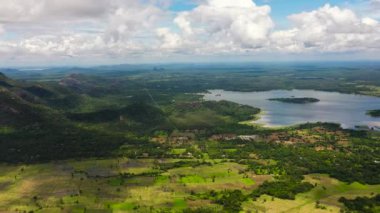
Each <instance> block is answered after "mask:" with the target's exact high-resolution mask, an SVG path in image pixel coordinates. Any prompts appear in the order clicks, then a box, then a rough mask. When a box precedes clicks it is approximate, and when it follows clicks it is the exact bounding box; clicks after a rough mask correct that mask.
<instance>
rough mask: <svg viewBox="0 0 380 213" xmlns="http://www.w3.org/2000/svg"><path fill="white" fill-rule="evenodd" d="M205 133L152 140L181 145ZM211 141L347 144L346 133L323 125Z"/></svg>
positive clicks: (175, 134)
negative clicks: (308, 128) (328, 128)
mask: <svg viewBox="0 0 380 213" xmlns="http://www.w3.org/2000/svg"><path fill="white" fill-rule="evenodd" d="M203 134H205V131H204V130H186V131H174V132H173V133H171V134H170V135H169V136H157V137H154V138H152V141H154V142H158V143H170V144H172V145H183V144H187V143H191V142H193V141H195V140H196V139H197V136H199V135H203ZM209 140H211V141H233V140H242V141H247V142H273V143H281V144H285V145H295V144H297V143H310V144H314V143H320V142H326V141H327V140H330V141H335V142H337V143H338V144H340V145H343V146H345V145H347V144H348V143H349V141H348V135H347V133H345V132H343V131H340V130H337V131H333V130H327V129H325V128H323V127H315V128H312V129H310V130H294V131H283V132H274V133H271V134H268V135H237V134H215V135H212V136H211V137H209ZM316 149H317V150H318V151H321V150H332V149H333V147H332V146H328V144H326V146H319V147H317V148H316Z"/></svg>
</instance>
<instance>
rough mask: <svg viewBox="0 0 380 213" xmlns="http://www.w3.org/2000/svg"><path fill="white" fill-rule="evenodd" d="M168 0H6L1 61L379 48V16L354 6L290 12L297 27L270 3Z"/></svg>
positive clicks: (1, 6) (1, 0) (374, 0)
mask: <svg viewBox="0 0 380 213" xmlns="http://www.w3.org/2000/svg"><path fill="white" fill-rule="evenodd" d="M170 2H171V0H80V1H78V0H64V1H63V0H0V35H2V36H1V37H0V57H1V59H0V61H1V60H2V61H4V60H5V59H6V58H12V59H15V58H16V59H21V58H36V59H41V60H44V58H47V57H49V58H51V57H56V58H59V57H69V58H79V59H81V58H85V57H88V58H94V60H96V58H111V59H114V58H128V57H135V58H136V57H141V58H144V57H148V56H149V57H156V56H159V57H161V56H174V57H176V56H179V55H190V56H203V55H232V56H233V55H244V56H247V55H248V56H249V55H252V54H256V53H258V54H261V53H263V54H271V53H305V52H312V53H324V52H349V51H359V52H360V51H362V52H366V53H367V52H371V51H377V52H380V24H379V22H378V21H377V20H376V19H374V18H373V16H369V17H361V16H360V15H358V14H359V13H355V12H354V11H353V10H350V9H345V8H341V7H336V6H331V5H328V4H327V5H325V6H323V7H321V8H316V9H315V10H313V11H306V12H300V13H298V14H293V15H290V16H289V17H288V19H289V22H290V26H291V27H289V28H288V29H283V30H278V29H276V28H275V24H274V23H273V21H272V18H271V14H270V13H271V8H270V7H269V6H268V5H256V4H255V3H254V2H253V1H252V0H234V1H231V0H197V1H196V2H198V5H197V6H196V7H195V8H193V9H191V10H188V11H183V12H174V11H170V10H169V8H170V7H169V5H170ZM369 4H371V5H372V6H373V7H374V8H376V7H379V8H380V0H371V1H370V2H369ZM371 17H372V18H371ZM4 29H6V31H5V30H4ZM4 35H6V36H4ZM5 38H6V39H5Z"/></svg>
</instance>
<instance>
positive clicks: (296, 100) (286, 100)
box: [268, 98, 320, 104]
mask: <svg viewBox="0 0 380 213" xmlns="http://www.w3.org/2000/svg"><path fill="white" fill-rule="evenodd" d="M268 100H270V101H280V102H284V103H293V104H308V103H316V102H319V101H320V100H319V99H316V98H270V99H268Z"/></svg>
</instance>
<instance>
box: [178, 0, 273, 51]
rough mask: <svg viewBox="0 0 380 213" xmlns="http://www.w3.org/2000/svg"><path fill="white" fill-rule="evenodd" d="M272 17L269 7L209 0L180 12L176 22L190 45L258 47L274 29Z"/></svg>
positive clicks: (240, 0)
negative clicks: (198, 41) (198, 43)
mask: <svg viewBox="0 0 380 213" xmlns="http://www.w3.org/2000/svg"><path fill="white" fill-rule="evenodd" d="M269 14H270V7H269V6H257V5H256V4H255V3H254V2H253V1H251V0H235V1H229V0H207V1H205V2H203V3H202V4H200V5H199V6H198V7H196V8H195V9H193V10H192V11H186V12H182V13H179V14H178V15H177V17H176V18H175V19H174V22H175V24H177V26H178V27H179V28H180V30H181V32H182V34H183V37H184V39H185V40H188V41H189V42H191V41H192V40H199V39H204V40H203V42H207V43H208V44H214V46H215V47H230V48H234V47H237V46H238V47H242V48H256V47H260V46H262V45H263V43H265V42H266V41H267V36H268V34H269V32H270V30H271V29H272V28H273V26H274V25H273V22H272V19H271V17H270V15H269ZM195 37H196V38H197V39H195Z"/></svg>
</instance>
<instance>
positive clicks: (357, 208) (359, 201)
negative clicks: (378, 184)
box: [339, 195, 380, 213]
mask: <svg viewBox="0 0 380 213" xmlns="http://www.w3.org/2000/svg"><path fill="white" fill-rule="evenodd" d="M339 202H342V203H343V204H344V206H345V210H344V212H362V213H375V212H379V211H380V195H376V196H374V197H372V198H369V197H357V198H355V199H352V200H351V199H346V198H344V197H342V198H340V199H339Z"/></svg>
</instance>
